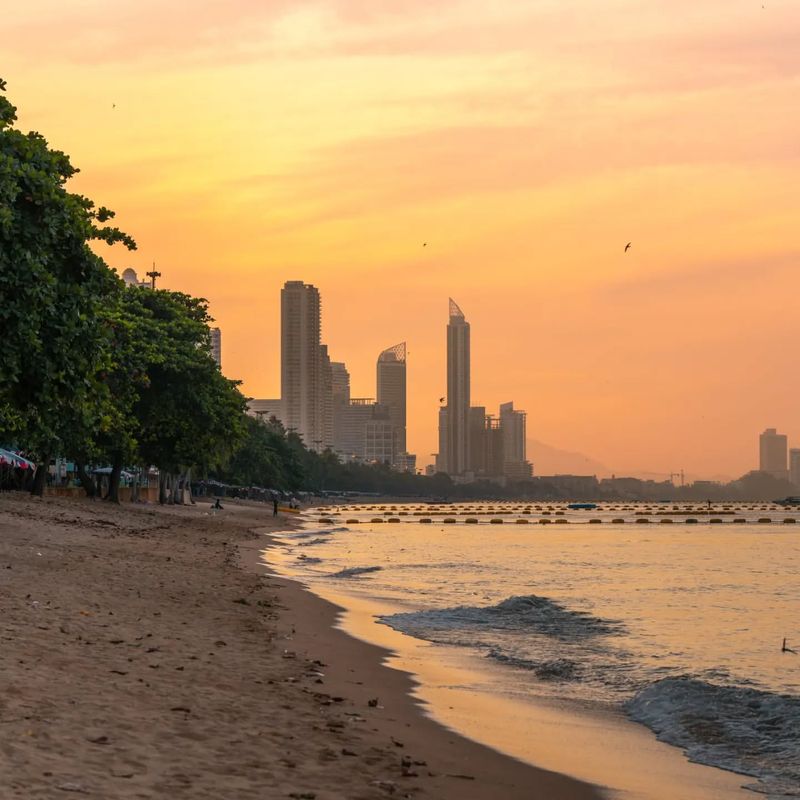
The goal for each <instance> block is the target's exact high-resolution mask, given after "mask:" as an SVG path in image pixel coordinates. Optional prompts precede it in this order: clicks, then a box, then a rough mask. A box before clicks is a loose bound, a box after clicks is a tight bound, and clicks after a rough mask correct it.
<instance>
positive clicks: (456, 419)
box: [439, 299, 470, 475]
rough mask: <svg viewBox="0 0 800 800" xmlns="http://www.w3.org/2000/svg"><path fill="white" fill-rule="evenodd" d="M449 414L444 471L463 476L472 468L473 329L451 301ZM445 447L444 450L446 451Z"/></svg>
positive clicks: (444, 439)
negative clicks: (470, 454) (471, 335)
mask: <svg viewBox="0 0 800 800" xmlns="http://www.w3.org/2000/svg"><path fill="white" fill-rule="evenodd" d="M446 408H447V413H446V414H445V415H444V417H442V415H441V413H440V416H439V422H440V425H441V423H442V422H444V424H445V432H444V436H443V435H442V431H441V430H440V432H439V440H440V450H439V454H440V456H441V455H442V453H444V462H443V464H442V467H443V471H445V472H447V473H448V474H450V475H461V474H462V473H464V472H466V471H467V470H468V468H469V408H470V327H469V323H468V322H467V320H466V318H465V317H464V313H463V312H462V310H461V309H460V308H459V307H458V305H457V304H456V303H455V302H454V301H453V300H452V299H451V300H450V305H449V320H448V324H447V406H446ZM442 445H444V449H442Z"/></svg>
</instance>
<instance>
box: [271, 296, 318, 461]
mask: <svg viewBox="0 0 800 800" xmlns="http://www.w3.org/2000/svg"><path fill="white" fill-rule="evenodd" d="M322 367H323V353H322V350H321V347H320V299H319V290H318V289H317V288H316V287H315V286H311V285H309V284H305V283H303V282H302V281H287V282H286V284H285V285H284V287H283V289H282V290H281V400H282V402H283V414H284V419H283V424H284V426H285V427H286V428H287V429H294V430H295V431H296V432H297V433H298V434H300V435H301V436H302V437H303V441H304V442H305V444H306V446H307V447H309V448H319V447H320V445H318V444H316V443H317V442H322V441H323V439H324V438H325V431H324V423H323V414H322V411H323V408H324V402H323V399H322V383H323V380H322V378H323V376H322V372H323V369H322Z"/></svg>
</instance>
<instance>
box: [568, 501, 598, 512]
mask: <svg viewBox="0 0 800 800" xmlns="http://www.w3.org/2000/svg"><path fill="white" fill-rule="evenodd" d="M567 508H568V509H570V510H571V511H591V510H592V509H594V508H597V503H570V504H569V505H568V506H567Z"/></svg>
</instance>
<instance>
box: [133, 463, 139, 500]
mask: <svg viewBox="0 0 800 800" xmlns="http://www.w3.org/2000/svg"><path fill="white" fill-rule="evenodd" d="M139 477H140V473H139V468H138V467H137V468H136V472H134V474H133V481H132V482H131V503H138V502H139Z"/></svg>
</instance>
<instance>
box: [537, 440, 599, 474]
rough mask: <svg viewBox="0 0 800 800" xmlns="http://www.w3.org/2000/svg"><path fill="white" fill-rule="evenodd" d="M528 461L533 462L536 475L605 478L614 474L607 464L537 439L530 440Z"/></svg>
mask: <svg viewBox="0 0 800 800" xmlns="http://www.w3.org/2000/svg"><path fill="white" fill-rule="evenodd" d="M528 460H529V461H531V462H533V474H534V475H597V477H598V478H605V477H608V476H610V475H611V472H612V470H610V469H609V468H608V467H607V466H606V465H605V464H602V463H601V462H600V461H596V460H595V459H593V458H590V457H589V456H587V455H585V454H584V453H572V452H570V451H569V450H559V449H558V448H557V447H553V446H552V445H549V444H545V443H544V442H540V441H537V440H536V439H528Z"/></svg>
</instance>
